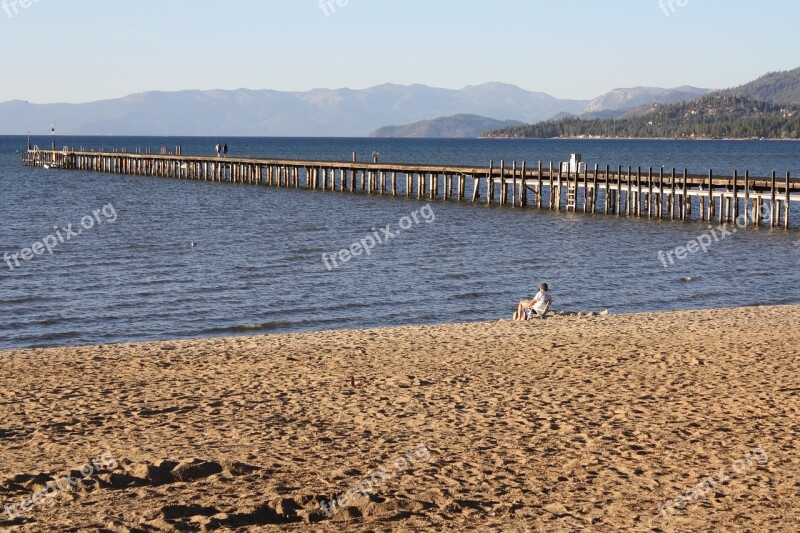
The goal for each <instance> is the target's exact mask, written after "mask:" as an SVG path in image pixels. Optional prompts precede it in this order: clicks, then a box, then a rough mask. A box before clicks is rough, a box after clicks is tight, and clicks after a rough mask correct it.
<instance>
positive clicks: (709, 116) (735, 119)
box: [485, 94, 800, 139]
mask: <svg viewBox="0 0 800 533" xmlns="http://www.w3.org/2000/svg"><path fill="white" fill-rule="evenodd" d="M485 136H487V137H534V138H557V137H570V138H575V137H610V138H630V137H633V138H663V139H741V138H767V139H800V106H785V105H778V104H771V103H768V102H759V101H757V100H752V99H750V98H745V97H741V96H728V95H724V94H712V95H708V96H703V97H701V98H699V99H697V100H693V101H690V102H683V103H680V104H673V105H668V106H661V105H654V106H651V107H650V108H649V109H647V110H646V111H644V112H642V113H641V114H640V115H638V116H636V117H631V118H624V119H615V120H607V119H593V120H584V119H580V118H565V119H562V120H554V121H546V122H540V123H537V124H532V125H529V126H521V127H510V128H509V127H506V128H501V129H498V130H494V131H492V132H489V133H487V134H486V135H485Z"/></svg>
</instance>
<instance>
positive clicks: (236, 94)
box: [0, 83, 588, 137]
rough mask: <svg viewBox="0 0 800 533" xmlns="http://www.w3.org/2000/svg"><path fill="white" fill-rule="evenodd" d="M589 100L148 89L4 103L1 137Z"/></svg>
mask: <svg viewBox="0 0 800 533" xmlns="http://www.w3.org/2000/svg"><path fill="white" fill-rule="evenodd" d="M587 103H588V102H587V101H586V100H563V99H559V98H555V97H553V96H550V95H548V94H545V93H541V92H531V91H526V90H524V89H521V88H519V87H517V86H514V85H508V84H504V83H486V84H483V85H475V86H468V87H465V88H463V89H459V90H454V89H441V88H436V87H428V86H425V85H394V84H384V85H378V86H376V87H371V88H368V89H362V90H353V89H315V90H312V91H305V92H281V91H271V90H255V91H254V90H248V89H239V90H234V91H218V90H214V91H179V92H157V91H154V92H146V93H140V94H134V95H130V96H126V97H124V98H118V99H114V100H104V101H99V102H89V103H84V104H44V105H37V104H33V103H28V102H25V101H21V100H16V101H12V102H6V103H2V104H0V135H3V134H21V133H25V132H26V131H31V132H32V133H35V134H42V133H49V130H50V124H52V123H54V122H55V123H56V130H57V132H58V133H59V134H61V135H209V136H217V135H224V136H237V135H239V136H248V135H250V136H300V137H303V136H321V137H325V136H331V137H337V136H338V137H343V136H354V137H355V136H359V137H360V136H366V135H368V134H369V132H371V131H373V130H375V129H376V128H380V127H382V126H385V125H387V124H410V123H414V122H418V121H421V120H429V119H432V118H435V117H444V116H452V115H457V114H475V115H481V116H487V117H509V118H516V119H519V120H521V121H523V122H536V121H539V120H545V119H547V118H550V117H552V116H553V115H556V114H558V113H561V112H568V113H577V112H578V111H580V110H581V109H583V108H584V107H586V104H587Z"/></svg>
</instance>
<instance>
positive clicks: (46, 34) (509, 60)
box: [0, 0, 800, 103]
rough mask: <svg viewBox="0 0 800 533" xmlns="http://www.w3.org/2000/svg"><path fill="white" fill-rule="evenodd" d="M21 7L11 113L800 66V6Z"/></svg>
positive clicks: (398, 2) (598, 84)
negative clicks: (158, 93)
mask: <svg viewBox="0 0 800 533" xmlns="http://www.w3.org/2000/svg"><path fill="white" fill-rule="evenodd" d="M22 1H23V2H25V5H27V6H28V7H22V6H21V5H20V0H5V1H3V0H0V45H2V47H3V50H4V53H3V54H2V55H0V101H6V100H11V99H17V98H18V99H22V100H28V101H30V102H32V103H34V102H35V103H48V102H85V101H90V100H97V99H103V98H116V97H121V96H125V95H127V94H130V93H135V92H141V91H147V90H165V91H171V90H180V89H237V88H241V87H246V88H250V89H279V90H307V89H312V88H319V87H326V88H340V87H351V88H365V87H369V86H372V85H378V84H381V83H386V82H393V83H401V84H410V83H422V84H425V85H431V86H437V87H448V88H461V87H464V86H466V85H475V84H480V83H484V82H488V81H501V82H506V83H513V84H516V85H519V86H520V87H523V88H525V89H528V90H535V91H544V92H547V93H550V94H552V95H554V96H557V97H561V98H579V99H588V98H593V97H595V96H598V95H600V94H602V93H604V92H607V91H609V90H611V89H614V88H617V87H631V86H636V85H652V86H660V87H674V86H678V85H684V84H686V85H694V86H698V87H709V88H723V87H729V86H733V85H738V84H740V83H743V82H746V81H750V80H751V79H753V78H756V77H758V76H760V75H761V74H764V73H766V72H768V71H773V70H786V69H790V68H794V67H797V66H800V54H798V52H800V41H798V38H797V36H796V34H797V25H798V21H799V20H800V2H798V1H797V0H758V1H756V0H672V1H671V2H670V1H669V0H663V2H664V5H663V7H661V6H660V4H659V2H660V0H548V1H540V0H481V1H477V0H393V1H390V0H323V3H325V4H326V5H327V3H328V2H330V4H329V5H330V6H332V7H326V10H327V15H326V12H325V11H323V9H322V8H321V6H320V0H218V1H210V0H191V1H190V0H127V1H122V0H22ZM339 3H341V4H344V5H343V6H339V5H338V4H339ZM670 5H672V8H670V7H669V6H670ZM15 6H16V11H17V12H16V13H15ZM9 13H11V16H9Z"/></svg>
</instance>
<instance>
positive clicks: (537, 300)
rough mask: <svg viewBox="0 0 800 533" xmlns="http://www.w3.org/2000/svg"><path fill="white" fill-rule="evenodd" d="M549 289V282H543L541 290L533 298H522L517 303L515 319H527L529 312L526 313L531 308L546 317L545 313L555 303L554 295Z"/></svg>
mask: <svg viewBox="0 0 800 533" xmlns="http://www.w3.org/2000/svg"><path fill="white" fill-rule="evenodd" d="M549 291H550V289H549V287H548V286H547V283H542V284H541V285H540V286H539V292H538V293H536V296H534V297H533V299H532V300H521V301H520V302H519V305H517V312H516V313H515V314H514V320H527V319H528V313H526V311H529V310H531V311H532V312H533V313H536V315H538V316H540V317H542V318H544V315H545V314H546V313H547V311H548V309H550V305H551V304H552V303H553V296H552V295H551V294H550V292H549Z"/></svg>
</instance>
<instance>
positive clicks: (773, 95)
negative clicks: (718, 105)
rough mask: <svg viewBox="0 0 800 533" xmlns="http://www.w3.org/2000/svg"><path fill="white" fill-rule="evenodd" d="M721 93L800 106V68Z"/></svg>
mask: <svg viewBox="0 0 800 533" xmlns="http://www.w3.org/2000/svg"><path fill="white" fill-rule="evenodd" d="M720 93H721V94H723V95H728V96H733V95H736V96H745V97H747V98H751V99H753V100H761V101H764V102H770V103H773V104H784V105H786V104H794V105H800V68H796V69H794V70H788V71H782V72H770V73H769V74H766V75H764V76H761V77H760V78H758V79H757V80H755V81H751V82H750V83H747V84H745V85H741V86H739V87H734V88H732V89H726V90H724V91H720Z"/></svg>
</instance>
